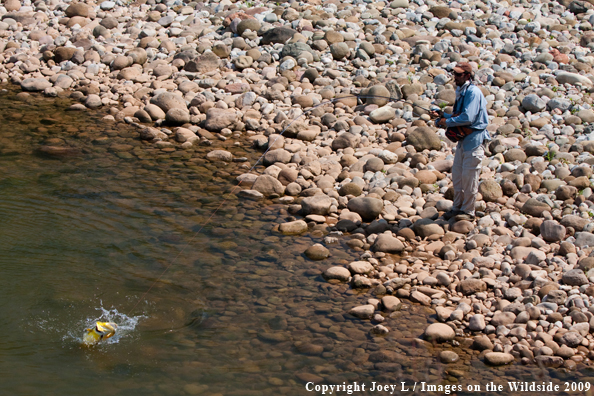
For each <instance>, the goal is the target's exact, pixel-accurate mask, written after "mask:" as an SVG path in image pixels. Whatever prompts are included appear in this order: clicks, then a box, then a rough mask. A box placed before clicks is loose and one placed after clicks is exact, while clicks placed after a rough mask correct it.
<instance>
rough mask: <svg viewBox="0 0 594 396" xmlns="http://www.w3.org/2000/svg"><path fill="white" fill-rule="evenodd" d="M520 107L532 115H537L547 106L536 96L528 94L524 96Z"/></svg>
mask: <svg viewBox="0 0 594 396" xmlns="http://www.w3.org/2000/svg"><path fill="white" fill-rule="evenodd" d="M522 107H523V108H525V109H526V110H528V111H531V112H533V113H538V112H540V111H543V110H544V109H545V108H546V107H547V105H546V103H545V101H544V100H542V99H541V98H540V97H539V96H538V95H536V94H530V95H526V96H525V97H524V99H523V100H522Z"/></svg>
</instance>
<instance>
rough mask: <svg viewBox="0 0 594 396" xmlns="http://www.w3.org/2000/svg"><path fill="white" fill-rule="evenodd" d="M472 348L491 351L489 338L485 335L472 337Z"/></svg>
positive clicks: (491, 344) (491, 346) (491, 345)
mask: <svg viewBox="0 0 594 396" xmlns="http://www.w3.org/2000/svg"><path fill="white" fill-rule="evenodd" d="M472 348H473V349H476V350H479V351H484V350H492V349H493V343H492V342H491V340H490V339H489V337H487V336H485V335H479V336H476V337H474V341H473V343H472Z"/></svg>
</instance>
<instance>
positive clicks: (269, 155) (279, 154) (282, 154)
mask: <svg viewBox="0 0 594 396" xmlns="http://www.w3.org/2000/svg"><path fill="white" fill-rule="evenodd" d="M292 157H293V155H292V154H291V153H290V152H288V151H287V150H285V149H282V148H279V149H276V150H270V151H268V152H266V154H264V158H263V162H264V165H265V166H270V165H273V164H275V163H277V162H281V163H283V164H287V163H289V162H291V158H292Z"/></svg>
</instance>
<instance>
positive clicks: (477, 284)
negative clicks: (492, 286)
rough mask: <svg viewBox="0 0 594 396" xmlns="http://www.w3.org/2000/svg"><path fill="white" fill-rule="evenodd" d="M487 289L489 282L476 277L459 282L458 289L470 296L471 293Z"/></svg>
mask: <svg viewBox="0 0 594 396" xmlns="http://www.w3.org/2000/svg"><path fill="white" fill-rule="evenodd" d="M485 290H487V284H486V283H485V282H484V281H482V280H480V279H476V278H468V279H464V280H463V281H462V282H460V283H459V284H458V291H459V292H461V293H462V294H464V295H465V296H469V295H471V294H475V293H478V292H482V291H485Z"/></svg>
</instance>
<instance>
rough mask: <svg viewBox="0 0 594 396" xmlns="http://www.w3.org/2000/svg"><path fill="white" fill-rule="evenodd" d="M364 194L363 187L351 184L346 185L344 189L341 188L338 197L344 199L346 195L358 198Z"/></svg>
mask: <svg viewBox="0 0 594 396" xmlns="http://www.w3.org/2000/svg"><path fill="white" fill-rule="evenodd" d="M362 192H363V190H362V189H361V186H359V185H358V184H356V183H352V182H351V183H346V184H344V185H343V186H342V187H340V190H338V195H340V196H342V197H344V196H345V195H353V196H355V197H358V196H359V195H361V193H362Z"/></svg>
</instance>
